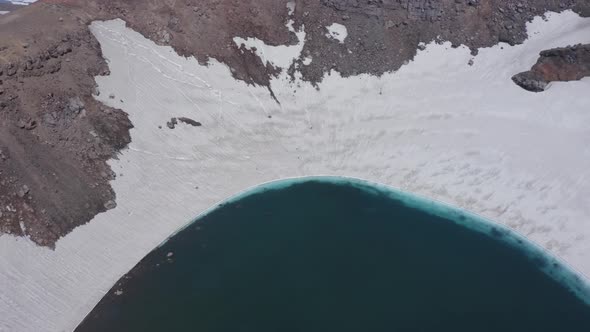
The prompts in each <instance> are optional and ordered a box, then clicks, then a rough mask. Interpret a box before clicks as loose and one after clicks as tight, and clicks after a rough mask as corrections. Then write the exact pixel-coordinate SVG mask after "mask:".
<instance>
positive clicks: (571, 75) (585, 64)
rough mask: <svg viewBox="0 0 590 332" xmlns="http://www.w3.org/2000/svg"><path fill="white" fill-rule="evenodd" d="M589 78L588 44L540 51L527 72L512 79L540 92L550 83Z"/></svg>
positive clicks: (523, 86) (533, 90) (589, 48)
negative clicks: (537, 58) (534, 62)
mask: <svg viewBox="0 0 590 332" xmlns="http://www.w3.org/2000/svg"><path fill="white" fill-rule="evenodd" d="M586 76H590V44H585V45H582V44H579V45H574V46H568V47H560V48H553V49H550V50H546V51H542V52H541V53H540V56H539V60H537V63H536V64H535V65H534V66H533V67H532V68H531V70H529V71H525V72H522V73H519V74H516V75H514V76H513V77H512V80H513V81H514V83H516V84H518V85H519V86H521V87H522V88H523V89H526V90H529V91H532V92H541V91H543V90H545V87H546V86H547V84H549V83H550V82H556V81H563V82H567V81H577V80H581V79H582V78H584V77H586Z"/></svg>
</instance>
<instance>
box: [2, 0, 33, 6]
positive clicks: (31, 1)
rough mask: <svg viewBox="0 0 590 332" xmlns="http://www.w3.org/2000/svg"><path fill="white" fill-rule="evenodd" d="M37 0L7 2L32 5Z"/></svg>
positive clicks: (11, 0)
mask: <svg viewBox="0 0 590 332" xmlns="http://www.w3.org/2000/svg"><path fill="white" fill-rule="evenodd" d="M36 1H37V0H8V1H7V2H10V3H13V4H15V5H30V4H32V3H33V2H36Z"/></svg>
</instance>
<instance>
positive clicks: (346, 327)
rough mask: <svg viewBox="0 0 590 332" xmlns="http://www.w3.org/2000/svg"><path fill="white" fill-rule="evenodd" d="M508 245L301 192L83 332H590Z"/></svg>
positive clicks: (242, 219) (354, 196)
mask: <svg viewBox="0 0 590 332" xmlns="http://www.w3.org/2000/svg"><path fill="white" fill-rule="evenodd" d="M461 219H464V217H461ZM509 236H511V235H510V234H508V233H507V232H506V231H504V230H501V229H495V230H493V231H492V232H491V233H490V234H489V235H488V234H482V233H477V232H474V231H471V230H469V229H467V228H465V227H463V226H460V225H457V224H455V223H453V222H451V221H449V220H447V219H443V218H440V217H435V216H433V215H431V214H428V213H426V212H424V211H423V210H419V209H415V208H409V207H407V206H404V204H402V203H401V202H400V201H397V200H394V199H392V198H391V197H389V196H388V195H386V194H383V193H380V192H379V191H378V190H375V189H371V188H369V187H367V188H364V189H363V188H359V187H355V186H352V185H346V184H343V183H341V184H335V183H323V182H317V181H303V182H299V183H297V184H294V185H291V186H289V187H287V188H283V189H276V190H269V189H267V190H264V191H262V192H259V193H256V194H252V195H249V196H246V197H242V198H240V199H238V200H236V201H231V202H230V203H227V204H224V205H223V206H221V207H220V208H218V209H215V210H213V211H212V212H210V213H209V214H207V215H205V216H204V217H203V218H201V219H200V220H199V221H197V222H196V223H194V224H192V225H190V226H189V227H187V228H186V229H185V230H183V231H182V232H180V233H179V234H177V235H176V236H174V237H173V238H171V239H170V240H169V241H168V242H167V243H166V244H165V245H164V246H163V247H161V248H158V249H156V250H154V251H153V252H152V253H150V254H149V255H148V256H147V257H146V258H144V260H142V261H141V263H140V264H138V266H136V267H135V268H134V269H133V270H132V271H131V272H130V273H129V274H128V277H126V278H123V279H122V280H121V281H120V282H119V284H118V285H116V286H114V287H113V289H112V290H111V291H110V292H109V294H108V295H107V296H106V297H105V298H104V299H103V300H102V301H101V302H100V303H99V305H98V306H97V307H96V308H95V309H94V310H93V312H92V313H91V314H90V315H89V316H88V317H87V318H86V320H85V321H84V322H83V323H82V324H81V325H80V326H79V327H78V329H77V331H125V332H130V331H142V332H144V331H202V332H207V331H231V332H235V331H252V332H264V331H285V332H287V331H318V332H325V331H453V332H459V331H469V332H473V331H480V332H481V331H590V307H589V306H588V305H586V304H585V303H584V302H583V301H582V300H580V299H579V298H578V297H576V296H574V294H573V293H572V292H570V291H569V290H568V289H566V287H565V286H564V284H560V283H558V282H556V281H554V279H552V278H550V277H548V275H547V274H546V273H544V272H542V271H541V269H540V268H541V267H547V266H548V265H547V264H553V263H551V262H553V261H552V260H551V259H550V258H546V257H543V256H536V257H534V258H529V257H530V256H527V255H525V253H524V251H522V250H520V249H517V248H515V247H512V246H510V245H508V244H507V243H506V242H503V241H502V240H505V239H506V237H509ZM169 253H173V255H172V256H171V257H170V258H168V257H167V256H168V254H169ZM560 268H561V267H558V266H556V267H555V269H557V270H559V269H560ZM117 290H122V291H123V293H122V294H121V295H115V293H114V292H115V291H117Z"/></svg>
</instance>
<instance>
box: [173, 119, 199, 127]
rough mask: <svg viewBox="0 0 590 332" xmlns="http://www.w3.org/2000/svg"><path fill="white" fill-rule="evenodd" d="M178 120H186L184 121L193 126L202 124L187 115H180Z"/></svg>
mask: <svg viewBox="0 0 590 332" xmlns="http://www.w3.org/2000/svg"><path fill="white" fill-rule="evenodd" d="M178 121H180V122H184V123H186V124H188V125H191V126H193V127H200V126H201V125H202V124H201V123H200V122H198V121H195V120H193V119H191V118H186V117H180V118H178Z"/></svg>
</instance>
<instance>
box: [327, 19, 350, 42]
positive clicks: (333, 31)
mask: <svg viewBox="0 0 590 332" xmlns="http://www.w3.org/2000/svg"><path fill="white" fill-rule="evenodd" d="M326 29H328V33H327V34H326V37H328V38H332V39H336V40H338V41H339V42H340V43H344V39H346V37H347V36H348V31H347V30H346V27H345V26H344V25H342V24H340V23H332V24H331V25H329V26H327V27H326Z"/></svg>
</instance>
